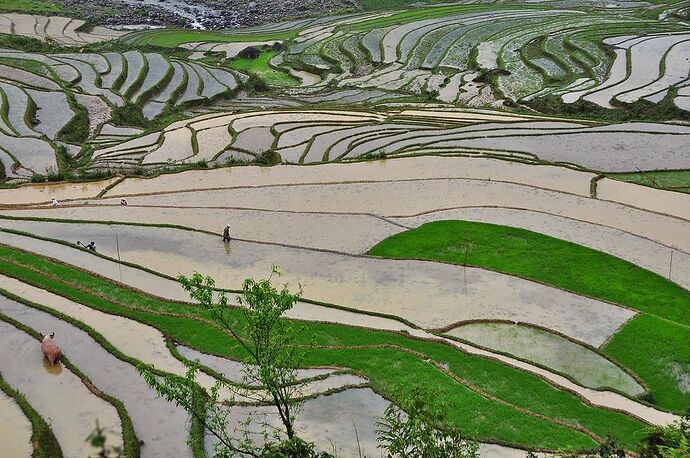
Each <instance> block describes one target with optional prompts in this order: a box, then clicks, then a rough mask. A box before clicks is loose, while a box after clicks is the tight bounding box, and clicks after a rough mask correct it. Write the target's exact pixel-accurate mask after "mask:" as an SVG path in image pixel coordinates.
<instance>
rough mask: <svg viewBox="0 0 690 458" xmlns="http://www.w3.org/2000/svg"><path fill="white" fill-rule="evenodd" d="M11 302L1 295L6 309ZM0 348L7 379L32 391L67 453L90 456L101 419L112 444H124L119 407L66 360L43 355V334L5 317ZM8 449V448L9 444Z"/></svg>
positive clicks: (0, 364)
mask: <svg viewBox="0 0 690 458" xmlns="http://www.w3.org/2000/svg"><path fill="white" fill-rule="evenodd" d="M9 302H10V301H9V300H8V299H7V298H5V297H4V296H0V310H2V313H5V307H6V306H7V305H8V304H9ZM10 306H11V304H10ZM39 331H42V332H50V330H43V329H40V330H39ZM55 342H56V343H57V344H58V345H62V342H64V340H63V339H62V338H61V337H60V334H57V333H56V340H55ZM0 348H2V351H0V367H2V377H3V379H4V380H5V381H6V382H7V383H8V384H9V385H10V386H12V387H13V388H14V389H16V390H18V391H19V392H21V393H22V394H23V395H24V396H26V397H27V398H28V401H29V403H30V404H31V406H32V407H33V408H34V409H36V411H37V412H38V413H39V414H40V415H41V417H43V418H44V419H45V420H46V421H47V422H48V424H49V425H50V426H51V428H52V430H53V433H55V437H56V438H57V440H58V442H59V443H60V447H61V448H62V452H63V454H64V455H65V456H74V457H77V456H88V455H89V454H90V453H92V452H93V449H91V447H90V446H89V444H88V443H87V442H86V441H85V440H84V438H85V437H87V436H88V435H89V434H90V433H91V431H93V429H94V427H95V426H96V421H97V420H98V422H99V423H100V425H101V426H103V427H104V428H105V429H106V431H107V434H106V437H107V442H108V444H110V445H113V446H122V432H121V424H120V419H119V417H118V415H117V411H116V410H115V407H113V406H112V405H111V404H109V403H108V402H106V401H104V400H103V399H101V398H99V397H97V396H96V395H95V394H93V393H92V392H91V391H89V389H88V388H87V386H86V385H85V384H84V383H83V382H82V381H81V380H80V379H79V377H77V376H76V375H74V374H73V373H72V372H70V371H69V370H68V369H67V368H65V367H63V366H62V364H61V363H58V365H57V366H54V367H51V366H50V364H49V363H48V362H47V361H46V360H45V359H44V357H43V353H42V352H41V344H40V342H39V341H38V340H36V339H34V338H33V337H32V336H30V335H28V334H26V333H25V332H23V331H20V330H19V329H17V328H15V327H13V326H12V325H10V324H8V323H5V322H3V321H0ZM65 353H67V351H65ZM3 419H4V417H3ZM3 423H4V421H3ZM0 429H2V428H0ZM19 431H22V428H21V427H20V428H19ZM3 450H4V452H3V453H5V452H7V450H5V449H4V444H3ZM6 456H18V455H6Z"/></svg>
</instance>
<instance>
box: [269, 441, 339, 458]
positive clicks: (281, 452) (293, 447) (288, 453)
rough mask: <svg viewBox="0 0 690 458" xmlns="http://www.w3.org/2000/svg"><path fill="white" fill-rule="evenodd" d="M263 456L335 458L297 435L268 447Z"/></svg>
mask: <svg viewBox="0 0 690 458" xmlns="http://www.w3.org/2000/svg"><path fill="white" fill-rule="evenodd" d="M261 456H262V458H334V457H333V455H331V454H329V453H326V452H321V453H318V452H316V451H315V450H314V444H312V443H309V442H305V441H303V440H302V439H300V438H298V437H295V438H292V439H290V440H286V441H283V442H281V443H279V444H276V445H272V446H269V447H267V448H266V449H265V450H264V451H263V453H262V454H261Z"/></svg>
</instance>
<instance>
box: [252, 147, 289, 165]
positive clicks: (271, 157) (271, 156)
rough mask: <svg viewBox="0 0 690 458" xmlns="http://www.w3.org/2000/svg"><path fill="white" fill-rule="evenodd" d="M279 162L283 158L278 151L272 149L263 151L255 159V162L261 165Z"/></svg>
mask: <svg viewBox="0 0 690 458" xmlns="http://www.w3.org/2000/svg"><path fill="white" fill-rule="evenodd" d="M281 162H283V158H282V157H280V153H279V152H277V151H274V150H268V151H264V152H263V153H261V155H260V156H259V157H258V158H257V159H256V163H257V164H261V165H278V164H280V163H281Z"/></svg>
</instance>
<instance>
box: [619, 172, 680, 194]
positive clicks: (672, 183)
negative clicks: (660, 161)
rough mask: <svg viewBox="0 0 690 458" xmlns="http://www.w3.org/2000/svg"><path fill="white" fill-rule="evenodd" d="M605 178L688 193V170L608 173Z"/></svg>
mask: <svg viewBox="0 0 690 458" xmlns="http://www.w3.org/2000/svg"><path fill="white" fill-rule="evenodd" d="M606 176H607V177H608V178H613V179H614V180H620V181H627V182H629V183H638V184H642V185H645V186H651V187H653V188H658V189H667V190H670V191H678V192H685V193H690V170H657V171H651V172H630V173H610V174H606Z"/></svg>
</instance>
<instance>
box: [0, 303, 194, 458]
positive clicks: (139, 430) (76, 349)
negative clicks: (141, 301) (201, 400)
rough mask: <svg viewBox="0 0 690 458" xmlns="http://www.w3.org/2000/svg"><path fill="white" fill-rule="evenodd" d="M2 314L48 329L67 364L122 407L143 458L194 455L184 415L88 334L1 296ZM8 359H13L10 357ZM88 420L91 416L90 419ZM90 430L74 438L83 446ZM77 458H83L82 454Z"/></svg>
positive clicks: (68, 425)
mask: <svg viewBox="0 0 690 458" xmlns="http://www.w3.org/2000/svg"><path fill="white" fill-rule="evenodd" d="M0 313H2V314H4V315H6V316H9V317H11V318H13V319H15V320H17V321H19V322H21V323H23V324H25V325H27V326H29V327H31V328H33V329H36V330H46V329H47V330H50V331H51V332H55V334H56V336H59V338H60V340H59V343H60V346H61V348H62V350H63V352H64V353H65V355H66V356H67V357H68V358H69V359H70V361H71V362H72V363H73V364H74V365H75V366H76V367H78V368H79V369H80V370H81V371H82V372H83V373H84V374H85V375H86V376H87V377H88V378H89V379H90V380H91V381H92V382H93V384H94V385H95V386H96V387H98V388H99V389H101V390H103V391H104V392H106V393H108V394H110V395H111V396H114V397H116V398H118V399H120V400H121V401H122V402H123V403H124V405H125V408H126V409H127V412H128V414H129V416H130V417H131V419H132V422H133V424H134V429H135V432H136V434H137V437H138V438H139V439H140V440H143V441H144V443H145V445H143V446H142V447H141V456H142V457H156V458H158V457H161V458H168V457H171V456H175V457H191V456H192V454H191V450H190V449H189V446H188V445H187V434H186V433H184V432H186V431H187V425H188V415H187V414H186V413H185V412H184V411H183V410H181V409H179V408H177V407H175V406H174V405H173V404H171V403H169V402H167V401H165V400H164V399H161V398H159V397H158V396H157V395H156V393H155V392H154V391H153V390H151V389H150V388H149V387H148V385H147V384H146V382H145V381H144V379H143V378H142V377H141V376H140V375H139V374H138V373H137V371H136V368H135V367H134V366H132V365H130V364H128V363H125V362H123V361H120V360H119V359H117V358H115V356H113V355H111V354H110V353H108V352H107V351H106V350H105V349H104V348H103V347H101V346H100V345H99V344H98V343H97V342H96V341H94V340H93V339H92V338H91V337H90V336H89V335H88V334H87V333H86V332H84V331H82V330H80V329H78V328H76V327H75V326H73V325H71V324H69V323H67V322H65V321H62V320H59V319H57V318H55V317H53V316H52V315H49V314H47V313H44V312H41V311H38V310H36V309H33V308H30V307H27V306H25V305H23V304H20V303H18V302H15V301H13V300H10V299H7V298H5V297H0ZM43 332H47V331H43ZM2 335H3V336H4V335H5V333H4V332H3V333H2ZM36 348H40V347H38V346H37V347H36ZM39 351H40V350H39ZM11 356H12V359H14V356H13V355H11ZM39 356H40V355H39ZM63 372H64V370H63ZM13 385H14V386H15V388H16V389H20V390H21V389H23V388H24V387H28V386H30V385H29V384H25V383H18V384H13ZM45 393H49V391H45ZM72 399H73V398H72ZM60 402H62V406H63V408H66V407H65V406H66V405H69V406H70V407H69V409H71V408H73V407H74V402H70V403H66V401H65V402H63V401H62V400H61V401H60ZM69 409H67V410H69ZM90 421H91V418H89V422H90ZM72 426H73V424H72V423H64V422H63V427H65V428H71V427H72ZM91 430H92V428H91V429H88V430H86V431H74V433H73V434H74V436H75V437H76V436H77V435H78V436H79V440H80V441H81V442H83V440H84V437H86V436H87V435H88V434H89V433H90V432H91ZM77 456H84V454H79V455H77Z"/></svg>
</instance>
